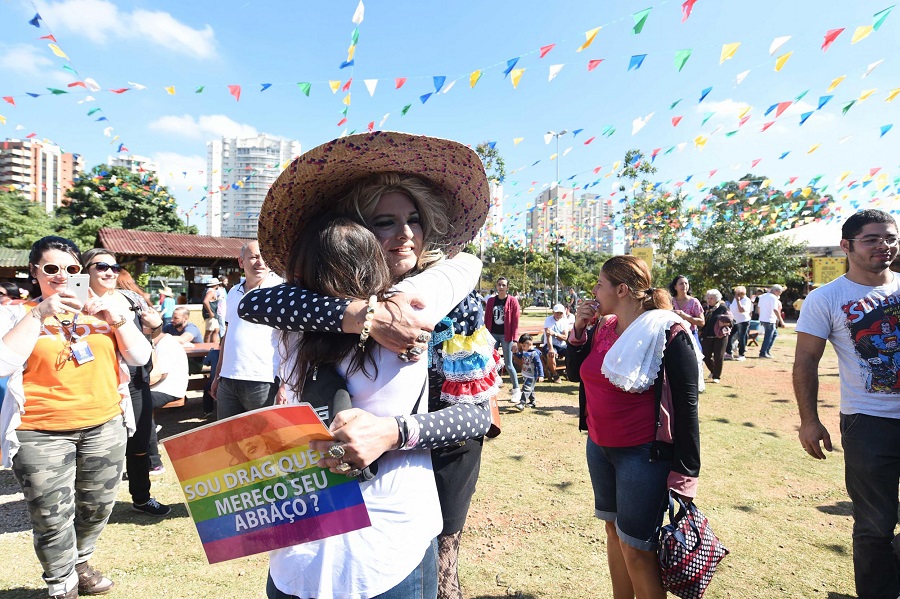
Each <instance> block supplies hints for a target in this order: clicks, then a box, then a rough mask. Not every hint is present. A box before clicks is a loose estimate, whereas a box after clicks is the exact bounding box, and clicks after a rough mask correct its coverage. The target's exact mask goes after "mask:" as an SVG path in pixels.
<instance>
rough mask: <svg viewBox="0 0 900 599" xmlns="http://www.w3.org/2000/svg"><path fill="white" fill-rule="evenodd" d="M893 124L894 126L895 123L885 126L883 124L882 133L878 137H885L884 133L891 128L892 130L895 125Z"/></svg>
mask: <svg viewBox="0 0 900 599" xmlns="http://www.w3.org/2000/svg"><path fill="white" fill-rule="evenodd" d="M893 126H894V125H884V126H882V127H881V135H879V136H878V137H879V138H881V137H884V134H885V133H887V132H888V131H890V130H891V127H893Z"/></svg>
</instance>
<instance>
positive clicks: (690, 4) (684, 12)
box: [681, 0, 697, 23]
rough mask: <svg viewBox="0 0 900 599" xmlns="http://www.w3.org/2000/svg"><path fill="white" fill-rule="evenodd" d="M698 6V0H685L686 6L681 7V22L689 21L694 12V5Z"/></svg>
mask: <svg viewBox="0 0 900 599" xmlns="http://www.w3.org/2000/svg"><path fill="white" fill-rule="evenodd" d="M695 4H697V0H685V2H684V4H682V5H681V22H682V23H684V22H685V21H687V20H688V17H690V16H691V11H692V10H694V5H695Z"/></svg>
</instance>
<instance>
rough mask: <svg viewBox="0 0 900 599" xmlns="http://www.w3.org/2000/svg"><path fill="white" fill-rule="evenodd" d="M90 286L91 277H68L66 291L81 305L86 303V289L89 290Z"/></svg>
mask: <svg viewBox="0 0 900 599" xmlns="http://www.w3.org/2000/svg"><path fill="white" fill-rule="evenodd" d="M90 286H91V275H86V274H78V275H69V280H68V281H67V282H66V290H67V291H69V292H70V293H72V294H74V295H75V297H77V298H78V301H79V302H81V304H82V305H84V304H86V303H87V301H88V289H90Z"/></svg>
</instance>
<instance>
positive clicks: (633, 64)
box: [628, 54, 647, 71]
mask: <svg viewBox="0 0 900 599" xmlns="http://www.w3.org/2000/svg"><path fill="white" fill-rule="evenodd" d="M645 58H647V55H646V54H636V55H634V56H632V57H631V60H630V61H628V70H629V71H633V70H637V69H639V68H641V65H642V64H643V63H644V59H645Z"/></svg>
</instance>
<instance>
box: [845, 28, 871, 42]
mask: <svg viewBox="0 0 900 599" xmlns="http://www.w3.org/2000/svg"><path fill="white" fill-rule="evenodd" d="M874 30H875V28H874V27H872V26H871V25H860V26H859V27H857V28H856V31H854V32H853V39H851V40H850V44H851V45H852V44H855V43H856V42H860V41H862V40H864V39H866V38H867V37H869V35H870V34H871V33H872V32H873V31H874Z"/></svg>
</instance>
